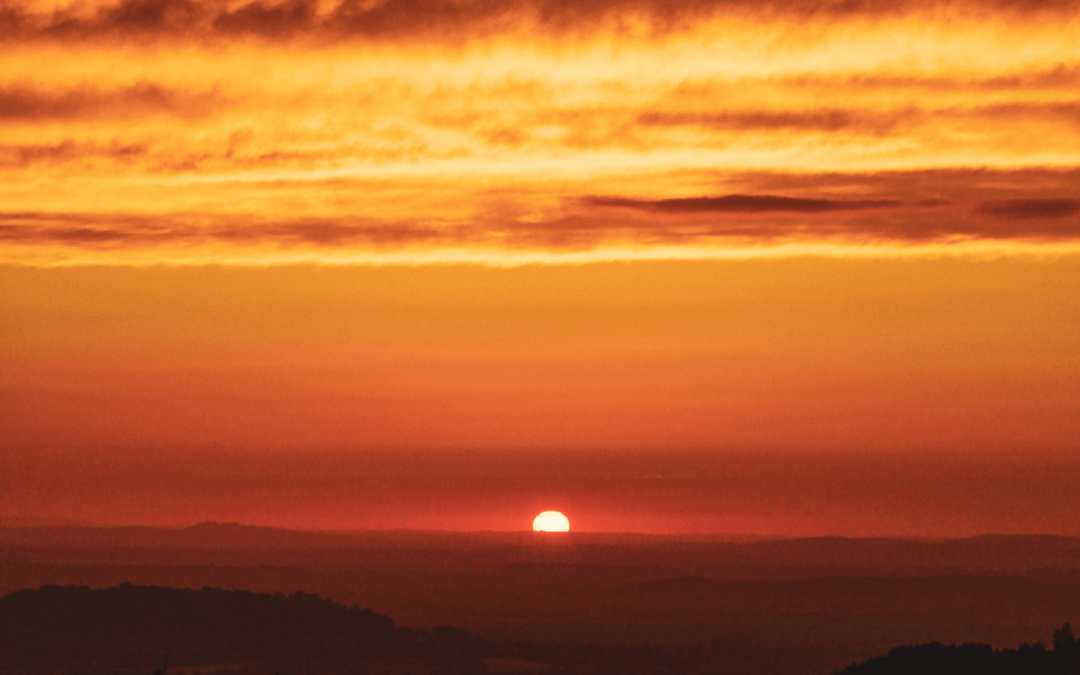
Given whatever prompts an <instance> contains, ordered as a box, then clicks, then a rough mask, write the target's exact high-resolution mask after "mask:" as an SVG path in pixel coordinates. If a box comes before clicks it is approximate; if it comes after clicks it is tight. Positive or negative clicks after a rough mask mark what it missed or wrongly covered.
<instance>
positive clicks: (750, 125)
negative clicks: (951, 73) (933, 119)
mask: <svg viewBox="0 0 1080 675" xmlns="http://www.w3.org/2000/svg"><path fill="white" fill-rule="evenodd" d="M924 117H925V113H923V112H922V111H920V110H918V109H915V108H907V109H904V110H898V111H889V112H876V111H869V110H845V109H840V108H834V109H829V110H738V111H722V112H655V111H651V112H645V113H642V114H640V115H639V116H638V117H637V120H636V121H637V123H638V124H640V125H643V126H698V127H705V128H708V129H711V130H724V131H748V130H764V131H777V130H783V129H792V130H798V131H826V132H836V131H858V132H864V133H870V134H873V135H876V136H884V135H886V134H889V133H892V132H893V131H894V130H895V129H896V127H897V126H899V125H900V124H901V123H903V122H911V121H914V119H918V118H924Z"/></svg>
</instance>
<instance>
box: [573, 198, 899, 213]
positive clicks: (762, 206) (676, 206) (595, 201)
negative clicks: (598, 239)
mask: <svg viewBox="0 0 1080 675" xmlns="http://www.w3.org/2000/svg"><path fill="white" fill-rule="evenodd" d="M585 202H586V203H587V204H590V205H592V206H614V207H621V208H630V209H638V210H644V211H659V212H662V213H777V212H780V213H825V212H827V211H855V210H863V209H882V208H892V207H897V206H900V205H901V204H902V202H899V201H896V200H891V199H862V200H846V201H845V200H835V199H803V198H797V197H781V196H776V195H726V196H723V197H688V198H684V199H660V200H653V201H649V200H637V199H625V198H620V197H587V198H586V199H585Z"/></svg>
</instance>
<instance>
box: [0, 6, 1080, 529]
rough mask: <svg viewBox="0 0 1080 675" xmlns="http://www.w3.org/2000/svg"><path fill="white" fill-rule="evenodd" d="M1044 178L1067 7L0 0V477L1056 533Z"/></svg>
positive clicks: (274, 506) (718, 522)
mask: <svg viewBox="0 0 1080 675" xmlns="http://www.w3.org/2000/svg"><path fill="white" fill-rule="evenodd" d="M1078 185H1080V4H1078V3H1077V2H1075V1H1065V0H1062V1H1052V2H1038V3H1036V2H1023V1H1015V2H1013V1H1004V0H1003V1H991V0H983V1H976V2H962V1H961V2H898V3H897V2H891V3H873V2H850V1H849V2H801V1H793V0H785V1H781V2H766V3H761V2H743V1H742V0H729V1H725V2H718V1H717V2H714V1H701V2H678V3H675V2H662V1H659V0H656V1H652V2H650V1H640V2H636V1H630V0H598V1H596V2H561V1H559V0H550V1H544V0H520V1H517V0H515V1H512V2H479V1H475V2H474V1H471V0H461V1H457V2H452V1H450V0H408V1H405V0H391V1H379V0H373V1H370V2H368V1H361V0H344V1H343V2H336V1H334V0H327V1H324V0H310V1H307V0H296V1H289V2H284V3H280V4H273V3H264V2H251V3H246V2H232V1H230V0H124V1H122V2H119V3H116V2H111V1H110V2H105V3H101V2H96V1H93V0H92V1H90V2H70V3H69V2H51V1H47V2H37V1H26V2H19V1H16V0H0V437H2V438H3V440H2V441H0V443H2V447H0V450H2V451H3V452H2V454H3V458H2V459H0V464H2V465H3V466H2V467H0V468H2V469H3V472H4V473H5V474H6V475H7V476H13V477H14V480H13V481H7V482H8V484H9V486H10V485H14V486H16V487H15V488H14V489H12V488H10V487H9V488H7V489H5V490H4V491H3V493H2V494H0V516H3V517H8V518H52V519H69V520H83V519H88V520H92V521H94V522H124V523H165V524H177V525H182V524H190V523H191V522H197V521H198V520H205V519H214V520H226V521H229V520H238V521H242V522H251V523H257V524H267V525H286V526H290V527H306V528H318V527H360V528H370V527H374V528H378V527H414V528H443V529H454V528H455V527H460V528H463V529H515V528H516V527H517V526H518V525H517V524H518V523H520V526H521V529H525V528H527V527H528V523H530V522H531V519H532V517H533V516H534V515H535V514H536V513H537V512H539V511H542V510H546V509H548V508H551V509H559V510H562V511H564V512H565V513H567V515H568V516H569V517H570V519H571V523H572V526H574V523H575V522H578V523H580V524H581V525H582V527H583V528H584V529H591V530H605V529H607V530H610V529H616V530H634V529H639V530H645V531H650V532H716V531H724V532H745V533H761V534H778V533H779V534H829V533H841V534H904V535H926V536H930V535H933V536H946V535H950V536H952V535H961V534H976V533H979V532H986V531H1009V532H1054V533H1062V534H1064V533H1071V534H1080V529H1077V528H1080V525H1077V524H1076V522H1075V518H1071V519H1070V518H1069V517H1067V516H1066V515H1065V514H1067V513H1075V508H1076V507H1077V506H1080V504H1078V497H1077V496H1076V494H1075V491H1071V490H1070V489H1069V488H1068V485H1070V484H1074V483H1073V482H1072V481H1073V479H1074V478H1075V477H1076V476H1077V475H1080V339H1078V336H1080V190H1078V187H1077V186H1078ZM196 458H197V459H196ZM245 462H246V463H247V464H246V466H248V467H249V470H248V471H247V472H246V473H245V471H242V470H240V469H238V468H237V467H238V466H243V465H245V464H244V463H245ZM72 467H81V468H77V469H76V468H72ZM103 467H105V468H107V467H113V469H115V472H114V473H110V472H109V471H106V470H105V469H104V468H103ZM170 467H171V468H170ZM283 467H291V468H288V469H285V468H283ZM331 467H334V468H331ZM364 467H366V468H364ZM560 467H562V468H560ZM567 467H575V468H573V469H570V468H567ZM568 472H569V474H573V475H572V476H570V477H569V478H568V477H567V476H568ZM110 476H115V478H114V479H113V478H110ZM168 476H172V477H173V478H175V481H173V482H172V483H170V482H169V480H168V479H167V477H168ZM245 476H246V477H245ZM673 476H674V477H677V478H672V477H673ZM733 476H734V477H741V478H733ZM121 477H122V479H121ZM665 477H666V478H665ZM113 480H115V481H117V482H113ZM121 480H122V484H121ZM665 480H666V481H667V482H663V481H665ZM635 481H639V482H635ZM640 481H661V482H662V483H663V486H664V487H662V488H656V487H655V486H654V487H649V488H648V489H643V488H642V487H641V485H642V484H641V483H640ZM740 481H742V483H743V484H745V486H746V487H745V489H736V488H735V487H732V486H737V485H738V484H740ZM267 485H275V486H276V487H275V489H273V490H271V489H269V488H267V487H266V486H267ZM650 485H652V483H650ZM146 486H157V487H156V488H153V489H151V487H146ZM507 486H509V487H507ZM868 486H872V487H868ZM154 490H158V492H157V493H156V494H160V495H164V496H165V497H163V500H164V501H160V502H155V501H154V499H153V498H152V494H155V492H154ZM350 490H352V491H353V492H352V493H350V492H349V491H350ZM1039 495H1042V496H1039ZM551 502H555V503H551ZM162 504H168V505H169V506H168V508H164V507H162ZM575 509H576V512H575ZM575 519H577V520H575ZM455 523H456V525H455Z"/></svg>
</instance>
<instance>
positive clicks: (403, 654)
mask: <svg viewBox="0 0 1080 675" xmlns="http://www.w3.org/2000/svg"><path fill="white" fill-rule="evenodd" d="M476 642H477V641H476V640H475V639H474V638H473V637H472V636H470V635H469V634H468V633H467V632H466V631H463V630H460V629H452V628H448V627H447V628H437V629H435V630H434V631H432V632H431V633H427V632H418V631H411V630H408V629H404V628H398V627H395V626H394V622H393V620H392V619H390V618H389V617H386V616H382V615H380V614H376V613H375V612H372V611H371V610H367V609H360V608H359V607H356V606H355V605H354V606H353V607H345V606H343V605H339V604H336V603H333V602H330V601H329V600H324V599H321V598H319V597H318V596H315V595H308V594H303V593H295V594H293V595H290V596H284V595H281V594H277V595H267V594H259V593H249V592H246V591H225V590H221V589H217V588H203V589H202V590H190V589H174V588H159V587H153V586H132V585H130V584H124V585H122V586H120V587H119V588H106V589H90V588H86V587H66V588H63V587H59V586H46V587H43V588H41V589H38V590H24V591H18V592H15V593H11V594H9V595H7V596H5V597H3V598H0V672H3V673H27V674H32V673H33V674H36V673H50V674H51V675H55V674H56V673H71V674H73V675H74V674H75V673H106V672H109V673H118V672H122V673H141V672H148V671H151V670H156V669H164V668H165V660H166V656H167V658H168V661H169V664H170V665H171V670H169V671H167V672H186V671H191V672H194V670H198V671H200V672H202V673H209V672H214V671H247V672H265V673H281V674H282V675H286V674H288V673H314V672H317V673H357V674H359V673H366V672H380V673H395V672H401V673H406V672H408V673H436V672H448V671H452V672H481V671H482V670H483V667H482V665H481V664H480V661H479V660H478V659H477V658H475V656H474V654H473V652H474V649H473V647H474V643H476ZM193 668H194V670H193Z"/></svg>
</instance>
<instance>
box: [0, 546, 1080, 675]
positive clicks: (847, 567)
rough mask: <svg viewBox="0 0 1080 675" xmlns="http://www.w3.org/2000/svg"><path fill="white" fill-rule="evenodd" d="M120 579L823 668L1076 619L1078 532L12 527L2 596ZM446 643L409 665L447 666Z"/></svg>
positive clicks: (562, 650)
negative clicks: (856, 535) (692, 533)
mask: <svg viewBox="0 0 1080 675" xmlns="http://www.w3.org/2000/svg"><path fill="white" fill-rule="evenodd" d="M124 582H130V583H131V584H134V585H145V586H150V585H152V586H160V587H172V588H203V587H216V588H227V589H237V590H246V591H252V592H255V593H264V594H269V595H271V596H272V595H273V594H275V593H281V594H283V595H284V596H286V598H287V599H291V596H292V595H293V594H295V593H297V592H302V593H304V594H318V595H319V596H321V597H322V598H328V599H329V600H331V601H332V602H334V603H340V604H341V605H344V606H346V607H348V606H351V605H354V604H355V605H358V606H359V607H368V608H371V610H372V611H373V612H377V613H378V614H380V615H385V616H390V617H393V618H394V621H395V622H396V626H397V627H395V628H394V631H395V632H394V635H406V634H410V635H413V636H414V638H415V637H416V636H423V635H426V636H428V637H427V638H423V639H422V640H421V642H422V643H423V640H426V639H429V638H430V639H434V638H433V636H434V635H435V627H436V626H457V627H460V628H461V629H464V630H467V631H468V632H469V634H470V635H471V637H469V640H471V641H477V640H479V641H482V643H483V644H484V645H486V646H485V648H484V649H485V651H483V652H482V653H478V654H474V655H473V656H475V657H476V658H477V659H480V660H481V661H486V662H487V665H486V667H487V669H488V670H489V671H490V670H494V671H497V672H515V670H514V669H517V671H516V672H531V671H530V670H529V669H530V668H545V667H548V666H550V667H553V668H555V669H566V670H568V671H575V672H576V671H580V672H626V673H631V672H639V673H646V672H657V673H659V672H672V673H694V672H710V673H728V674H731V675H740V674H746V675H750V674H753V675H769V674H775V675H829V674H830V673H834V672H837V671H839V670H841V669H843V668H845V667H847V666H849V665H851V664H852V663H857V662H863V661H865V660H867V659H870V658H872V657H876V656H880V655H882V654H887V653H889V652H890V650H891V649H893V648H894V647H896V646H898V645H919V644H926V643H933V642H940V643H943V644H963V643H983V644H985V645H989V646H990V647H991V648H994V649H998V650H1000V649H1003V648H1009V649H1016V648H1017V646H1018V645H1021V644H1023V643H1031V644H1035V643H1038V641H1040V640H1042V641H1047V640H1050V638H1051V636H1052V634H1053V632H1054V631H1055V630H1057V629H1060V627H1061V626H1062V625H1063V624H1064V623H1065V622H1067V621H1070V620H1071V621H1074V622H1075V621H1076V620H1077V618H1078V617H1080V540H1078V539H1073V538H1061V537H1026V536H1025V537H1000V536H987V537H977V538H973V539H964V540H953V541H908V540H894V539H843V538H825V539H803V540H771V541H770V540H759V541H730V540H729V541H725V540H722V539H717V538H713V539H704V538H664V537H646V536H630V535H583V534H576V535H575V534H571V535H569V536H566V535H561V536H554V537H551V536H549V537H544V536H539V535H533V534H532V533H521V534H446V533H415V532H398V533H305V532H294V531H286V530H274V529H266V528H249V527H241V526H235V525H219V524H205V525H199V526H196V527H191V528H184V529H167V528H79V527H40V528H25V527H24V528H6V529H0V595H3V594H6V593H10V592H12V591H19V590H21V589H36V588H39V587H41V586H43V585H47V584H55V585H59V586H68V585H75V586H83V585H85V586H89V587H92V588H108V587H118V586H119V585H120V584H122V583H124ZM298 597H306V596H298ZM402 626H404V627H407V628H408V629H411V630H412V631H413V632H412V633H406V632H401V631H402V629H401V627H402ZM440 631H441V632H440V635H442V639H443V641H444V642H445V641H446V639H447V636H448V635H450V634H451V633H448V632H447V631H449V629H440ZM453 634H455V635H458V634H457V633H453ZM395 639H396V638H395ZM409 639H413V638H409ZM416 639H420V638H416ZM387 644H388V645H392V644H393V641H390V642H387ZM424 644H427V643H424ZM429 647H430V645H429ZM429 647H425V649H428V648H429ZM443 648H445V645H444V647H443ZM432 649H433V647H432ZM455 649H456V650H458V652H460V651H461V645H460V644H459V645H458V646H457V647H455ZM157 651H161V650H160V649H158V650H157ZM1052 651H1053V650H1051V652H1052ZM167 653H170V654H173V657H174V660H173V661H172V663H173V666H171V667H170V670H174V669H175V668H176V667H178V666H180V665H183V664H180V663H179V662H178V661H175V657H176V656H177V654H178V652H176V653H174V652H167ZM410 653H411V652H410ZM434 653H435V652H430V651H429V652H423V654H425V655H424V656H423V658H422V659H421V660H420V661H410V662H409V663H413V666H415V667H419V665H417V664H426V665H424V667H427V668H434V669H445V668H447V667H449V666H448V665H447V662H445V661H439V660H438V659H436V658H435V657H434V656H431V654H434ZM455 653H457V652H455ZM388 654H389V653H388ZM145 656H146V658H148V659H149V658H150V657H151V656H153V658H152V659H151V660H150V661H149V662H148V663H144V664H142V665H140V667H145V668H150V667H151V666H154V667H155V668H156V667H160V666H159V665H156V664H158V663H159V661H160V660H161V658H162V657H163V654H161V655H156V654H150V653H147V654H146V655H145ZM399 656H400V654H399ZM481 657H483V658H481ZM230 658H232V657H230ZM319 658H323V657H319ZM365 658H367V657H365ZM380 658H381V657H380ZM393 658H394V659H396V658H398V657H397V656H394V657H393ZM410 658H413V657H410ZM416 658H420V657H416ZM440 658H441V657H440ZM470 658H472V657H470ZM424 659H427V660H424ZM433 659H434V660H433ZM492 659H494V661H493V660H492ZM391 662H393V663H398V664H399V665H400V663H401V662H400V661H394V660H393V659H391V660H389V661H386V660H385V659H384V661H380V662H379V663H384V664H385V663H391ZM373 663H375V662H374V661H373V662H371V663H369V664H368V666H369V668H374V667H375V666H374V665H372V664H373ZM529 663H534V664H546V665H536V666H533V665H529ZM469 664H471V665H469ZM413 666H409V667H413ZM475 666H476V662H475V660H474V661H468V660H465V661H455V662H454V666H453V667H454V668H467V667H475ZM117 667H119V666H117ZM281 672H282V675H286V670H284V669H283V670H281ZM298 672H302V671H298ZM312 672H314V671H312ZM350 672H353V670H350ZM372 672H374V671H372ZM875 672H878V671H875ZM880 672H892V671H880ZM1032 672H1043V671H1032ZM1046 672H1056V671H1046Z"/></svg>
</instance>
